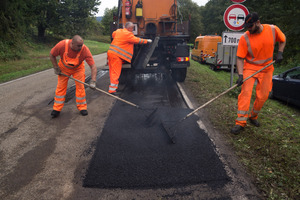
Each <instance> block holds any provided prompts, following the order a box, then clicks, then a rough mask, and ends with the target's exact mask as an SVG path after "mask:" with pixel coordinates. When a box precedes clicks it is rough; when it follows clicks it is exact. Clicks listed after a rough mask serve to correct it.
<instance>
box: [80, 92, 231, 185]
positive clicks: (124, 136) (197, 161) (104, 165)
mask: <svg viewBox="0 0 300 200" xmlns="http://www.w3.org/2000/svg"><path fill="white" fill-rule="evenodd" d="M137 99H143V97H141V96H139V94H135V93H132V94H131V95H130V99H129V100H137ZM152 111H153V109H149V110H140V109H137V108H135V107H132V106H130V105H127V104H124V103H123V102H119V101H118V102H116V104H115V105H114V107H113V109H112V111H111V113H110V116H109V117H108V119H107V122H106V124H105V127H104V129H103V130H102V133H101V137H100V138H99V139H98V142H97V146H96V150H95V153H94V155H93V158H92V160H91V162H90V165H89V167H88V170H87V172H86V176H85V178H84V180H83V186H84V187H92V188H124V189H142V188H169V187H176V186H184V185H194V184H200V183H206V184H208V185H210V186H211V187H214V188H215V187H223V186H224V185H225V184H226V183H228V181H230V179H229V177H228V176H227V174H226V171H225V170H224V166H223V164H222V162H221V161H220V160H219V157H218V155H217V154H216V152H215V148H214V146H213V144H212V142H211V140H210V139H209V138H208V136H207V134H206V133H205V131H204V130H202V129H200V128H199V126H198V124H197V119H198V118H197V117H196V116H195V115H193V116H191V117H189V118H187V119H186V120H184V121H182V122H180V123H178V121H179V120H180V119H182V118H183V117H184V116H185V115H187V114H188V113H190V112H191V110H190V109H187V108H174V107H165V106H161V107H158V109H157V111H156V112H155V113H154V116H153V123H152V125H151V126H149V123H147V116H149V114H150V113H151V112H152ZM161 122H166V123H167V124H168V126H170V128H171V130H174V134H175V137H176V144H172V142H171V140H170V138H169V136H168V134H167V132H166V130H165V129H164V128H163V126H162V123H161ZM173 125H174V128H173Z"/></svg>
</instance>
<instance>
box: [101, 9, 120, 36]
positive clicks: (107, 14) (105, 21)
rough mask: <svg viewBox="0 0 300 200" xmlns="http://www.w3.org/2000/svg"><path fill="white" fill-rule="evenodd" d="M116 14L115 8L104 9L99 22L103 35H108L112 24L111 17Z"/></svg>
mask: <svg viewBox="0 0 300 200" xmlns="http://www.w3.org/2000/svg"><path fill="white" fill-rule="evenodd" d="M117 12H118V8H117V7H113V8H112V9H109V8H106V9H105V11H104V16H103V18H102V20H101V24H102V25H103V27H104V29H103V34H104V35H110V24H111V23H112V22H113V15H114V13H115V14H116V13H117Z"/></svg>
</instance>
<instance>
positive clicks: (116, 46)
mask: <svg viewBox="0 0 300 200" xmlns="http://www.w3.org/2000/svg"><path fill="white" fill-rule="evenodd" d="M112 37H113V41H112V43H111V45H110V47H109V50H108V51H107V53H112V54H115V55H117V56H119V57H120V58H121V59H123V60H126V61H127V62H129V63H131V59H132V56H133V47H134V44H147V40H146V39H142V38H139V37H135V36H134V35H133V33H132V32H130V31H128V30H127V29H126V28H125V29H117V30H116V31H114V32H113V33H112Z"/></svg>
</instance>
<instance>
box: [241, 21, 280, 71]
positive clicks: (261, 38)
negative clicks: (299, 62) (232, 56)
mask: <svg viewBox="0 0 300 200" xmlns="http://www.w3.org/2000/svg"><path fill="white" fill-rule="evenodd" d="M262 25H263V31H262V32H261V33H259V34H250V33H249V31H246V32H245V34H244V35H242V36H241V38H240V41H239V44H238V50H237V56H238V57H240V58H244V59H245V61H244V69H253V70H259V69H261V68H262V67H263V66H265V65H267V64H269V63H270V62H272V60H273V53H274V46H275V43H276V42H284V41H285V35H284V34H283V33H282V31H281V30H280V29H279V28H278V27H277V26H275V25H268V24H262Z"/></svg>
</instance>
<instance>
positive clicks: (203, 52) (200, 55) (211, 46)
mask: <svg viewBox="0 0 300 200" xmlns="http://www.w3.org/2000/svg"><path fill="white" fill-rule="evenodd" d="M221 41H222V37H221V36H217V35H205V36H201V35H200V36H198V37H197V38H196V39H195V44H194V48H193V49H192V55H191V57H192V59H193V60H196V61H199V62H201V63H205V61H206V58H208V57H215V53H216V52H217V49H218V42H221Z"/></svg>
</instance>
